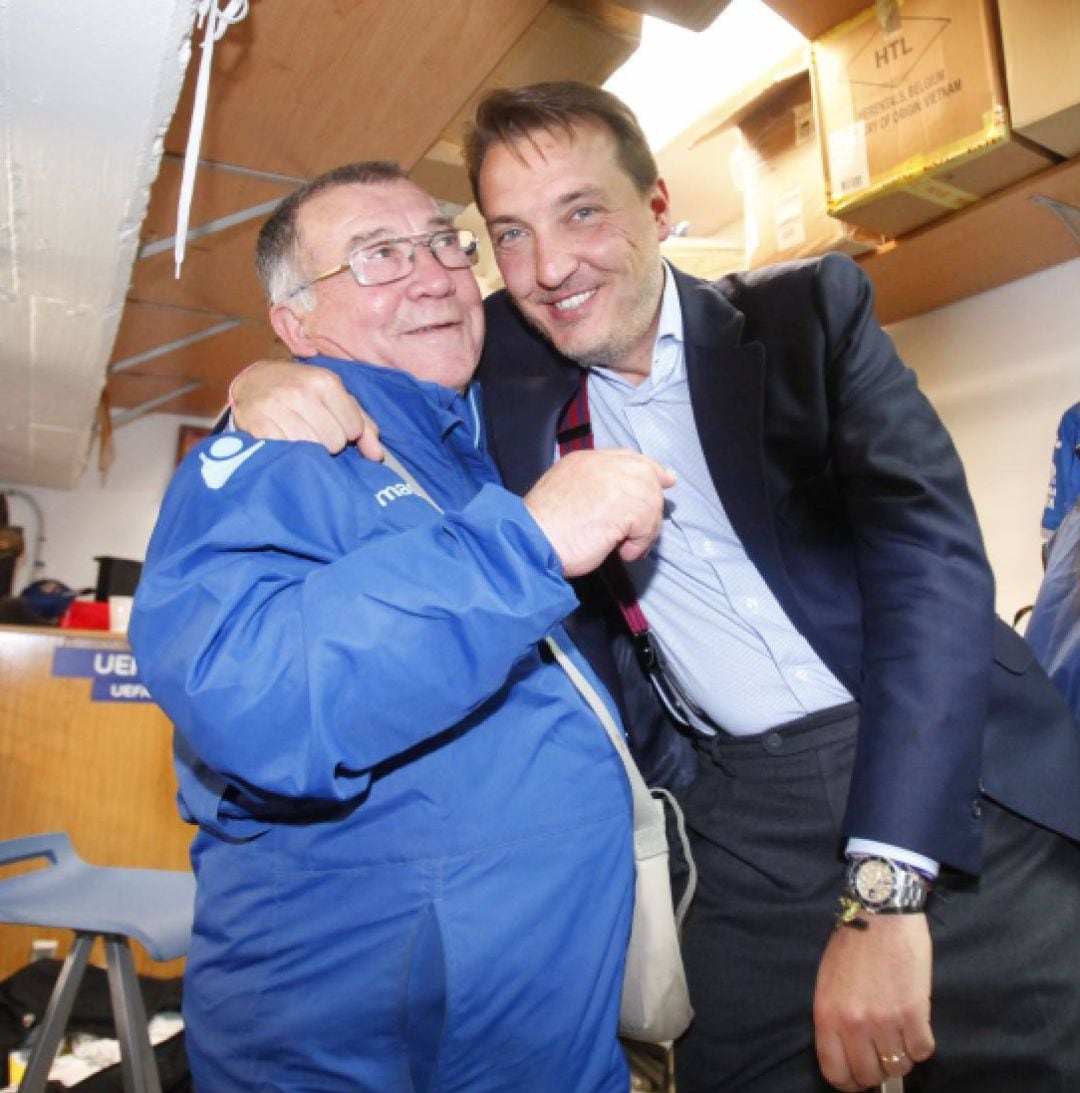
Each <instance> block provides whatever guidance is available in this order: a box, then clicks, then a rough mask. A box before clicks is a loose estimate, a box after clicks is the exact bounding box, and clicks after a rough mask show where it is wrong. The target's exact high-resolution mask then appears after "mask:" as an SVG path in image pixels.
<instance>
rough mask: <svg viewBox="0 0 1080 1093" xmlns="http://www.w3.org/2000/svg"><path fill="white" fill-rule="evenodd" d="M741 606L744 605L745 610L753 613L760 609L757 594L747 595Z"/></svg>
mask: <svg viewBox="0 0 1080 1093" xmlns="http://www.w3.org/2000/svg"><path fill="white" fill-rule="evenodd" d="M743 606H745V608H746V610H747V611H750V612H752V613H753V614H755V615H756V614H757V613H758V611H760V610H761V604H760V603H759V602H758V598H757V596H747V597H746V599H745V600H743Z"/></svg>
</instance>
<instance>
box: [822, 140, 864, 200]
mask: <svg viewBox="0 0 1080 1093" xmlns="http://www.w3.org/2000/svg"><path fill="white" fill-rule="evenodd" d="M829 177H830V178H831V180H832V189H833V197H843V196H844V195H845V194H850V193H853V192H854V191H855V190H862V189H864V188H865V187H867V186H869V185H870V158H869V156H868V155H867V152H866V122H865V121H856V122H852V123H851V125H842V126H841V127H840V128H839V129H833V130H832V131H831V132H830V133H829Z"/></svg>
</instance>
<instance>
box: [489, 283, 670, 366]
mask: <svg viewBox="0 0 1080 1093" xmlns="http://www.w3.org/2000/svg"><path fill="white" fill-rule="evenodd" d="M663 288H664V267H663V264H662V263H660V262H657V264H656V265H655V266H654V267H653V268H652V271H651V272H650V274H649V276H648V278H647V280H645V281H643V282H642V284H641V286H640V290H639V291H638V293H637V295H636V299H635V300H634V303H633V305H632V306H631V307H630V308H629V309H628V311H629V313H628V314H627V316H626V322H625V323H623V324H622V326H621V328H620V329H618V330H613V331H609V332H608V334H607V336H606V337H605V338H602V339H600V340H598V341H597V342H596V343H595V344H594V345H591V346H584V347H583V348H581V349H578V350H575V351H573V352H569V351H567V350H564V349H562V348H561V347H560V346H559V343H558V342H557V341H556V340H555V339H554V338H553V337H552V336H551V333H550V332H549V331H548V329H547V327H545V326H544V325H543V323H542V322H541V321H540V319H539V318H538V317H536V316H535V315H531V314H529V312H527V311H526V310H525V309H524V308H523V307H521V305H520V304H519V303H518V302H517V301H516V300H514V306H515V307H516V308H517V310H518V312H519V313H520V314H521V317H522V318H523V319H524V320H525V322H526V323H527V324H528V325H529V326H531V327H532V328H533V329H534V330H535V331H536V332H537V333H538V334H540V336H541V337H542V338H543V339H544V341H546V342H547V343H548V344H549V345H550V346H552V347H553V348H554V349H555V350H556V352H558V353H559V354H560V355H561V356H564V357H566V359H567V360H570V361H573V362H574V363H575V364H577V365H580V366H581V367H582V368H612V369H616V370H617V369H618V365H619V362H620V361H621V360H623V359H624V358H625V357H626V356H627V354H628V353H629V352H630V351H631V350H632V349H634V348H635V347H636V346H637V345H638V344H639V343H640V341H641V339H642V338H644V337H645V335H646V334H648V332H649V328H650V327H651V326H652V323H653V320H654V319H655V318H656V315H657V312H658V311H659V309H660V297H661V294H662V292H663ZM511 299H513V298H512V297H511Z"/></svg>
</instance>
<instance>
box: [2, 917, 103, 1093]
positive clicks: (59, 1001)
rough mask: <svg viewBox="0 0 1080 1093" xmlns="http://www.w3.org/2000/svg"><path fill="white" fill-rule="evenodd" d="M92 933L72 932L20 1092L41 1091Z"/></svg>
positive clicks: (46, 1082)
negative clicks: (69, 946)
mask: <svg viewBox="0 0 1080 1093" xmlns="http://www.w3.org/2000/svg"><path fill="white" fill-rule="evenodd" d="M94 936H95V935H93V934H81V933H76V934H75V942H74V944H73V945H72V946H71V950H70V952H69V953H68V954H67V959H65V961H64V966H63V967H62V968H61V969H60V975H59V977H58V978H57V980H56V986H55V987H53V992H52V995H51V996H50V998H49V1005H48V1008H47V1009H46V1010H45V1019H44V1020H43V1021H42V1022H41V1025H40V1026H39V1031H38V1036H37V1042H36V1043H35V1044H34V1050H33V1051H32V1052H31V1053H30V1060H29V1063H28V1064H27V1067H26V1073H25V1074H24V1075H23V1079H22V1081H21V1082H20V1083H19V1093H44V1089H45V1086H46V1085H47V1084H48V1081H49V1071H50V1070H51V1069H52V1064H53V1059H55V1058H56V1049H57V1048H58V1047H59V1046H60V1038H61V1037H62V1036H63V1035H64V1029H66V1028H67V1023H68V1018H69V1017H70V1016H71V1007H72V1006H73V1005H74V1004H75V995H76V994H77V993H78V991H79V984H80V983H81V982H82V978H83V974H84V973H85V971H86V964H87V961H88V960H89V959H90V950H91V948H92V947H93V944H94Z"/></svg>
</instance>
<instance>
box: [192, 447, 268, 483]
mask: <svg viewBox="0 0 1080 1093" xmlns="http://www.w3.org/2000/svg"><path fill="white" fill-rule="evenodd" d="M265 443H266V441H265V440H260V441H259V442H258V443H257V444H252V445H251V447H250V448H248V449H246V450H245V448H244V442H243V441H242V440H241V439H240V437H238V436H222V437H218V439H217V440H215V441H214V443H213V444H211V445H210V448H209V450H208V451H206V452H199V459H200V460H201V461H202V476H203V481H204V482H205V483H206V485H207V486H208V487H209V488H210V489H212V490H220V489H221V487H222V486H224V485H225V483H226V482H228V481H229V479H230V478H231V477H232V476H233V473H234V472H235V471H236V469H237V468H238V467H239V466H240V464H241V463H246V462H247V461H248V460H249V459H250V458H251V457H252V456H253V455H254V454H255V453H256V452H257V451H258V450H259V449H260V448H261V447H262V446H263V445H264V444H265Z"/></svg>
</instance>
